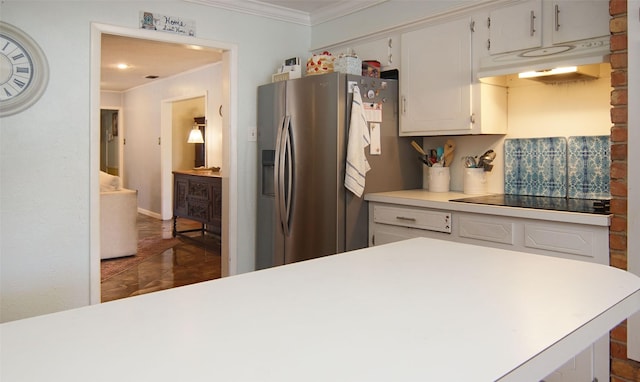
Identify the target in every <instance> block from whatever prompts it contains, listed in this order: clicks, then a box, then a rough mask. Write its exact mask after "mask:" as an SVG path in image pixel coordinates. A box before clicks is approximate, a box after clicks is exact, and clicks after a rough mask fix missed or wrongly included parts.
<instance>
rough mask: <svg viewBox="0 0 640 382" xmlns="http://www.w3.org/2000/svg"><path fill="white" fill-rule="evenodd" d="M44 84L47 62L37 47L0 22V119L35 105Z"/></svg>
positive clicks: (15, 29) (17, 30)
mask: <svg viewBox="0 0 640 382" xmlns="http://www.w3.org/2000/svg"><path fill="white" fill-rule="evenodd" d="M47 80H48V67H47V61H46V58H45V56H44V53H42V50H41V49H40V47H39V46H38V45H37V44H36V43H35V41H33V40H32V39H31V38H30V37H29V36H27V35H26V34H25V33H24V32H22V31H21V30H19V29H18V28H16V27H14V26H12V25H10V24H7V23H4V22H0V116H7V115H11V114H15V113H18V112H20V111H22V110H24V109H26V108H28V107H29V106H31V105H32V104H33V103H35V102H36V101H37V100H38V99H39V98H40V96H41V95H42V93H43V92H44V89H45V88H46V86H47Z"/></svg>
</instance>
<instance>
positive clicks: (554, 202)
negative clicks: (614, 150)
mask: <svg viewBox="0 0 640 382" xmlns="http://www.w3.org/2000/svg"><path fill="white" fill-rule="evenodd" d="M450 201H452V202H463V203H474V204H487V205H493V206H503V207H521V208H535V209H541V210H553V211H566V212H581V213H588V214H603V215H607V214H609V199H571V198H557V197H550V196H530V195H503V194H496V195H482V196H472V197H468V198H461V199H452V200H450Z"/></svg>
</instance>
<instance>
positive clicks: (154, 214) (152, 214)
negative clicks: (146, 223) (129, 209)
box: [138, 207, 162, 220]
mask: <svg viewBox="0 0 640 382" xmlns="http://www.w3.org/2000/svg"><path fill="white" fill-rule="evenodd" d="M138 213H140V214H143V215H146V216H150V217H152V218H154V219H158V220H162V215H160V214H159V213H157V212H153V211H149V210H145V209H144V208H140V207H138Z"/></svg>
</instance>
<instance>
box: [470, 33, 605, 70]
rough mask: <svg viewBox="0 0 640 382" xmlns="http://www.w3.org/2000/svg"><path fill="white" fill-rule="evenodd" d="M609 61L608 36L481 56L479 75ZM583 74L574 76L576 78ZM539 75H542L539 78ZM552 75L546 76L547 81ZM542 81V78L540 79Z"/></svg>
mask: <svg viewBox="0 0 640 382" xmlns="http://www.w3.org/2000/svg"><path fill="white" fill-rule="evenodd" d="M608 60H609V37H608V36H606V37H601V38H597V39H591V40H583V41H576V42H575V43H566V44H562V45H553V46H550V47H543V48H535V49H528V50H524V51H517V52H509V53H502V54H497V55H493V56H487V57H482V58H481V59H480V68H479V70H478V78H484V77H494V76H501V75H506V74H514V73H521V72H530V71H546V70H550V69H553V68H558V67H567V66H580V65H588V64H600V63H603V62H607V61H608ZM581 75H584V73H579V74H578V75H576V78H575V79H584V78H585V77H581ZM540 78H541V77H540ZM550 78H551V77H549V76H547V78H546V80H547V81H548V80H550ZM541 81H544V79H543V80H541Z"/></svg>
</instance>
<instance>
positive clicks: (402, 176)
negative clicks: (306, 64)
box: [256, 73, 422, 269]
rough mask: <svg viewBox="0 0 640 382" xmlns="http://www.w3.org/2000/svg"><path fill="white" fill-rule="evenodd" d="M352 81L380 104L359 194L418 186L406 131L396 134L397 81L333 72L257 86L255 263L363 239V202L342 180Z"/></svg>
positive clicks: (341, 247)
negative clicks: (376, 149)
mask: <svg viewBox="0 0 640 382" xmlns="http://www.w3.org/2000/svg"><path fill="white" fill-rule="evenodd" d="M354 84H355V85H357V86H358V87H359V89H360V93H361V94H362V99H363V103H369V104H370V105H372V106H378V107H379V106H380V105H381V106H382V117H381V118H382V123H381V124H380V148H381V151H380V152H381V155H370V153H369V148H368V147H367V148H366V149H365V152H366V155H367V159H368V161H369V164H370V165H371V170H370V171H369V172H368V173H367V174H366V183H365V193H367V192H381V191H392V190H401V189H413V188H421V186H422V168H421V166H422V164H421V162H420V161H419V160H418V158H417V154H416V153H415V151H413V148H412V147H411V144H410V143H411V138H400V137H398V101H397V100H398V83H397V81H396V80H391V79H380V78H370V77H361V76H353V75H345V74H341V73H331V74H323V75H316V76H308V77H304V78H301V79H295V80H288V81H282V82H276V83H272V84H268V85H263V86H260V87H259V88H258V127H257V130H258V162H259V163H258V169H259V170H258V172H259V174H258V203H257V204H258V211H257V213H258V220H257V245H256V246H257V249H256V267H257V269H263V268H268V267H271V266H275V265H282V264H288V263H292V262H296V261H301V260H307V259H313V258H317V257H321V256H326V255H332V254H336V253H340V252H344V251H347V250H353V249H359V248H364V247H366V246H367V242H368V240H367V232H368V210H367V203H366V202H365V201H364V200H363V199H362V198H359V197H356V196H355V195H353V194H352V193H351V192H350V191H348V190H347V189H346V188H345V187H344V174H345V161H346V152H347V140H348V126H349V120H350V115H351V102H352V94H353V93H352V92H350V87H351V86H352V85H354ZM374 114H375V112H374ZM379 117H380V116H379V114H377V116H376V118H379ZM363 196H364V195H363Z"/></svg>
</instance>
